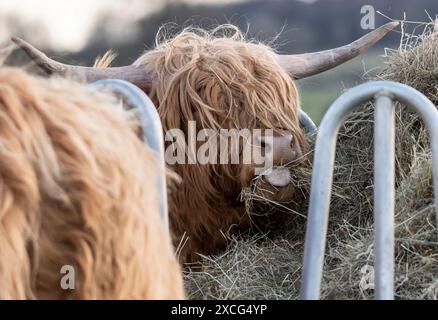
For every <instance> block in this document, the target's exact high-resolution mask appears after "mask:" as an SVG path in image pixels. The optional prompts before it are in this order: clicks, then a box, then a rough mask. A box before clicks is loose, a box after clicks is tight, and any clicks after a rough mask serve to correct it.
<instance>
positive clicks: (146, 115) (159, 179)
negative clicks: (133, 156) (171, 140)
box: [91, 79, 169, 227]
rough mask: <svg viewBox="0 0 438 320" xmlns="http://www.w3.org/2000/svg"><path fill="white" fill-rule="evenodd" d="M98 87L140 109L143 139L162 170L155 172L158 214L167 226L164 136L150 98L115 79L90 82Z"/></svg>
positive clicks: (122, 81) (134, 87)
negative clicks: (117, 95)
mask: <svg viewBox="0 0 438 320" xmlns="http://www.w3.org/2000/svg"><path fill="white" fill-rule="evenodd" d="M91 86H93V87H96V88H98V89H101V88H103V89H109V90H111V91H113V92H115V93H117V94H120V95H121V96H122V97H123V99H124V100H125V101H124V103H127V104H129V105H130V106H132V107H134V108H136V109H138V110H139V111H140V123H141V126H142V129H143V139H144V141H145V143H147V144H148V145H149V147H150V148H151V149H152V151H153V152H154V153H155V155H156V157H157V159H158V161H159V164H160V166H161V169H162V171H161V172H158V173H157V176H156V185H157V192H158V195H159V205H160V214H161V217H162V218H163V221H164V223H165V225H166V227H168V226H169V217H168V210H167V190H166V174H165V168H166V164H165V159H164V138H163V129H162V126H161V120H160V117H159V115H158V112H157V110H156V107H155V106H154V104H153V102H152V101H151V99H150V98H149V97H148V96H147V95H146V94H145V93H144V92H143V91H142V90H140V89H139V88H138V87H136V86H135V85H133V84H131V83H129V82H127V81H124V80H116V79H105V80H99V81H96V82H94V83H92V84H91Z"/></svg>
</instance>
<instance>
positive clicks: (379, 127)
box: [374, 93, 395, 300]
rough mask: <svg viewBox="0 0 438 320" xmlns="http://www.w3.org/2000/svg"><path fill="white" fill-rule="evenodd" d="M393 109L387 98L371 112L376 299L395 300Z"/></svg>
mask: <svg viewBox="0 0 438 320" xmlns="http://www.w3.org/2000/svg"><path fill="white" fill-rule="evenodd" d="M394 110H395V108H394V106H393V105H392V100H391V98H390V97H388V96H387V95H383V93H380V95H379V96H377V97H376V103H375V109H374V253H375V255H374V259H375V260H374V277H375V293H376V298H377V299H379V300H392V299H394V198H395V189H394V187H395V185H394V179H395V178H394V170H395V166H394V161H395V160H394V159H395V111H394Z"/></svg>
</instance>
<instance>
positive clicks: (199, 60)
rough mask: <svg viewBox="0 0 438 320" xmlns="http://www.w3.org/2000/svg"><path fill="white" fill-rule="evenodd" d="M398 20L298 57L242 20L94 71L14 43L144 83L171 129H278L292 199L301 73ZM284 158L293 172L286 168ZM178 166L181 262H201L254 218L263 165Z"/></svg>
mask: <svg viewBox="0 0 438 320" xmlns="http://www.w3.org/2000/svg"><path fill="white" fill-rule="evenodd" d="M396 25H397V23H396V22H395V23H389V24H387V25H385V26H382V27H380V28H378V29H376V30H374V31H372V32H370V33H369V34H367V35H365V36H364V37H362V38H361V39H359V40H357V41H355V42H353V43H351V44H349V45H346V46H343V47H339V48H336V49H332V50H327V51H322V52H316V53H306V54H299V55H280V54H277V53H276V52H275V51H274V50H273V49H272V48H270V47H268V46H266V45H263V44H260V43H256V42H250V41H247V40H246V39H245V37H244V35H243V34H242V33H241V32H240V31H239V30H238V29H237V28H235V27H233V26H221V27H219V28H217V29H215V30H213V31H211V32H207V31H204V30H199V29H192V28H189V29H185V30H183V31H182V32H181V33H179V34H177V35H176V36H174V37H172V38H170V39H166V38H164V40H163V39H162V37H160V35H158V37H157V39H159V40H158V41H157V44H156V48H154V49H152V50H150V51H147V52H146V53H144V54H143V55H142V56H141V57H140V58H138V59H137V60H136V61H135V62H134V63H133V64H132V65H130V66H125V67H112V68H109V67H108V68H104V65H103V64H102V63H101V64H98V65H97V67H95V68H90V67H79V66H71V65H65V64H62V63H59V62H56V61H53V60H51V59H49V58H48V57H47V56H46V55H44V54H43V53H42V52H40V51H38V50H37V49H35V48H33V47H32V46H31V45H29V44H28V43H26V42H24V41H23V40H21V39H18V38H14V39H13V40H14V41H15V42H16V43H17V44H18V45H19V46H20V47H21V48H23V49H24V50H25V51H26V52H27V53H28V54H29V56H30V57H31V58H32V59H34V60H35V62H36V63H37V64H38V65H40V66H41V67H43V68H44V69H45V70H46V71H48V72H50V73H52V72H56V73H61V74H64V75H68V76H71V77H76V78H79V79H84V80H87V81H94V80H98V79H103V78H116V79H124V80H127V81H130V82H132V83H134V84H136V85H137V86H138V87H140V88H141V89H143V90H144V91H145V92H146V93H148V94H149V96H150V97H151V99H152V100H153V102H154V103H155V105H156V106H157V108H158V112H159V114H160V117H161V120H162V124H163V127H164V130H169V129H174V128H179V129H181V130H183V131H184V132H185V133H186V136H187V130H188V129H187V128H188V122H189V121H196V126H197V128H196V129H197V130H200V129H205V128H209V129H215V130H219V129H232V128H238V129H241V128H248V129H250V130H253V129H255V128H259V129H269V128H272V129H274V133H273V134H271V136H270V137H267V136H262V137H261V140H262V141H263V142H265V143H264V144H263V143H262V144H261V147H262V148H263V149H264V152H265V155H268V156H270V157H271V158H272V159H273V169H272V170H270V171H268V172H267V174H265V175H264V177H263V181H264V183H265V187H266V188H267V189H269V190H270V191H271V192H270V193H269V194H271V197H272V199H273V200H278V198H279V197H280V198H282V199H281V200H283V201H284V200H288V199H289V200H292V199H294V198H296V197H297V194H298V193H299V192H297V190H296V189H297V186H295V185H294V184H293V183H290V182H291V180H290V179H289V177H291V176H293V170H294V166H297V165H299V163H300V160H301V159H302V158H303V155H305V154H306V152H307V145H306V138H305V132H304V131H303V129H302V128H300V123H299V108H300V106H299V96H298V92H297V88H296V85H295V80H296V79H300V78H304V77H307V76H311V75H314V74H317V73H320V72H323V71H325V70H328V69H331V68H333V67H335V66H337V65H339V64H341V63H343V62H346V61H348V60H350V59H352V58H354V57H356V56H357V55H359V54H361V53H362V52H364V51H365V50H366V49H368V48H369V47H371V46H372V45H373V44H374V43H376V42H377V41H379V40H380V39H381V38H382V37H383V36H384V35H385V34H386V33H388V32H389V31H390V30H392V29H393V28H394V27H395V26H396ZM272 135H273V136H272ZM268 138H270V139H268ZM267 141H269V142H267ZM240 151H241V150H240ZM283 165H288V167H289V169H288V170H286V171H285V170H284V168H282V170H280V169H279V168H278V166H283ZM172 169H173V170H174V171H176V172H177V173H178V174H179V175H180V176H181V178H182V185H181V187H180V189H179V190H178V191H176V192H174V193H173V194H171V195H170V204H169V208H170V221H171V229H172V232H173V237H174V243H175V245H178V244H180V249H181V261H183V262H186V261H193V260H196V259H197V253H201V254H214V253H218V252H220V251H221V250H222V249H224V248H225V246H226V243H227V240H226V237H225V236H224V234H227V233H230V232H231V231H233V230H238V229H242V228H247V227H248V225H249V224H250V222H251V219H252V218H251V217H250V216H249V215H248V213H247V211H246V208H245V204H244V203H243V202H242V201H239V195H240V193H241V191H242V188H244V187H247V186H249V185H250V184H251V182H252V180H253V179H254V178H255V176H256V173H255V166H254V165H253V164H242V163H240V164H204V165H201V164H196V165H190V164H189V165H187V164H183V165H182V164H175V165H172ZM291 171H292V172H291ZM284 198H288V199H284Z"/></svg>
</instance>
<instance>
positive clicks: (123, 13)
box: [0, 0, 245, 51]
mask: <svg viewBox="0 0 438 320" xmlns="http://www.w3.org/2000/svg"><path fill="white" fill-rule="evenodd" d="M177 1H183V2H189V3H194V4H197V3H212V4H221V3H229V2H237V1H245V0H111V1H108V0H0V45H1V44H3V43H5V42H7V41H8V40H9V38H10V36H11V34H10V33H11V30H9V28H8V27H7V19H6V18H7V17H11V16H13V17H15V18H16V19H17V20H18V21H19V22H20V24H21V25H22V26H23V27H24V28H26V30H28V32H31V30H32V29H33V28H35V27H38V28H42V30H44V31H45V32H44V36H43V37H40V38H38V39H36V40H35V41H34V43H36V44H38V45H44V46H48V47H52V48H56V49H58V50H66V51H79V50H81V49H82V48H84V46H85V45H86V43H87V40H88V38H89V36H90V33H91V31H92V30H93V28H94V27H95V25H96V23H97V21H98V19H97V18H98V17H99V15H101V14H107V15H111V16H114V17H117V29H118V30H124V29H125V28H124V26H128V25H129V24H131V23H132V22H135V21H136V20H139V19H141V18H143V17H145V16H147V15H149V14H151V13H153V12H154V11H156V10H159V9H161V8H162V7H163V6H164V5H165V3H169V2H177ZM125 30H126V29H125ZM55 44H56V45H55Z"/></svg>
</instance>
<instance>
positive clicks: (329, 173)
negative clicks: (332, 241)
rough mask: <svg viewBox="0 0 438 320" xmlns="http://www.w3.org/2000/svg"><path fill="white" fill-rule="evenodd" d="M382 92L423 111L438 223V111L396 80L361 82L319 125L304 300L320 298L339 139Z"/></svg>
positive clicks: (307, 232) (302, 292) (305, 263)
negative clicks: (352, 117) (351, 117)
mask: <svg viewBox="0 0 438 320" xmlns="http://www.w3.org/2000/svg"><path fill="white" fill-rule="evenodd" d="M379 93H380V94H383V95H388V94H389V93H390V94H391V95H392V96H393V98H394V99H396V100H398V101H400V102H401V103H403V104H405V105H407V106H410V107H411V108H412V109H413V110H414V111H416V112H417V113H419V114H420V116H421V117H422V119H423V121H424V122H425V123H426V126H427V128H428V130H429V134H430V136H431V145H432V158H433V159H432V160H433V164H432V166H433V181H434V192H435V207H436V208H435V209H436V210H437V223H438V125H437V124H438V111H437V110H436V108H435V106H434V105H433V103H432V102H430V100H428V99H427V98H426V97H425V96H424V95H423V94H421V93H420V92H418V91H416V90H415V89H413V88H411V87H409V86H406V85H403V84H400V83H395V82H390V81H376V82H369V83H365V84H362V85H359V86H357V87H355V88H353V89H350V90H349V91H347V92H346V93H345V94H343V95H342V96H341V97H339V98H338V99H337V100H336V101H335V102H334V103H333V104H332V106H331V107H330V108H329V110H328V111H327V113H326V114H325V116H324V118H323V119H322V122H321V125H320V127H319V133H318V137H317V140H316V146H315V155H314V161H313V174H312V187H311V193H310V206H309V214H308V221H307V230H306V238H305V246H304V259H303V260H304V261H303V276H302V283H301V298H302V299H319V297H320V285H321V279H322V269H323V262H324V251H325V244H326V235H327V225H328V215H329V206H330V196H331V187H332V179H333V165H334V158H335V147H336V138H337V135H338V131H339V128H340V126H341V124H342V123H343V121H344V119H345V117H346V115H347V114H348V113H349V112H351V111H352V110H353V109H354V108H356V107H358V106H359V105H360V104H362V103H364V102H366V101H369V100H371V99H373V98H374V97H375V96H378V95H379ZM437 230H438V227H437Z"/></svg>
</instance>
